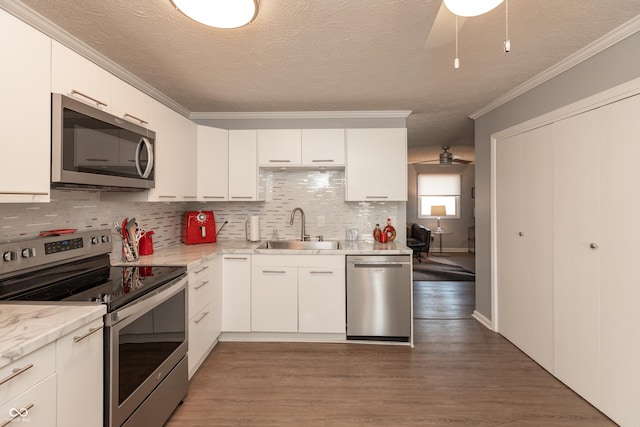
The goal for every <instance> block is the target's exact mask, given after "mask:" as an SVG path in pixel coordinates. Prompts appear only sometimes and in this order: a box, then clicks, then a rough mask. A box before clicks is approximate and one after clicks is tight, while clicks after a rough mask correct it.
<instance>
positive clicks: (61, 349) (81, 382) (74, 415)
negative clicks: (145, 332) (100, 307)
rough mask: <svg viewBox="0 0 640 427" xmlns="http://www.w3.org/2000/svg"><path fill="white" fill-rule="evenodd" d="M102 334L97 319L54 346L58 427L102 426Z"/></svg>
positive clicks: (100, 321)
mask: <svg viewBox="0 0 640 427" xmlns="http://www.w3.org/2000/svg"><path fill="white" fill-rule="evenodd" d="M103 332H104V329H103V322H102V318H100V319H97V320H94V321H93V322H92V323H89V324H88V325H85V326H83V327H81V328H78V329H77V330H75V331H73V332H72V333H70V334H67V335H65V336H64V337H62V338H60V339H59V340H58V341H57V342H56V374H57V378H58V379H57V400H58V412H57V417H56V418H57V425H58V426H65V427H68V426H69V427H73V426H78V427H84V426H100V425H102V423H103V387H102V384H103V356H104V350H103V349H104V340H103ZM49 425H51V424H49Z"/></svg>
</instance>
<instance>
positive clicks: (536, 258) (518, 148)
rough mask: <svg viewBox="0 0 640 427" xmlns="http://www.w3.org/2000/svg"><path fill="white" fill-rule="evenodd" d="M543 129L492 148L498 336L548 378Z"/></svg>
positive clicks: (548, 221) (548, 195)
mask: <svg viewBox="0 0 640 427" xmlns="http://www.w3.org/2000/svg"><path fill="white" fill-rule="evenodd" d="M551 147H552V146H551V129H550V127H549V126H544V127H541V128H538V129H534V130H532V131H529V132H525V133H522V134H519V135H515V136H513V137H510V138H506V139H503V140H500V141H498V142H497V143H496V156H497V164H496V165H497V166H496V167H497V169H496V203H497V209H496V215H497V255H498V258H497V259H498V277H497V279H498V331H499V332H500V333H501V334H502V335H503V336H504V337H506V338H507V339H508V340H510V341H511V342H512V343H514V344H515V345H516V346H518V347H519V348H520V349H522V351H524V352H525V353H527V354H528V355H529V356H531V357H532V358H533V359H534V360H535V361H536V362H538V363H539V364H540V365H542V366H543V367H544V368H545V369H547V370H549V371H551V372H553V287H552V284H553V278H552V251H551V240H552V236H553V224H552V211H551V206H552V202H553V198H552V174H551V171H552V166H553V163H552V152H551Z"/></svg>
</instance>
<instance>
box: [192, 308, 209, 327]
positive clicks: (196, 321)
mask: <svg viewBox="0 0 640 427" xmlns="http://www.w3.org/2000/svg"><path fill="white" fill-rule="evenodd" d="M207 314H209V312H208V311H205V312H204V313H202V316H200V318H199V319H198V320H194V321H193V323H195V324H196V325H197V324H198V323H200V322H202V319H204V318H205V317H207Z"/></svg>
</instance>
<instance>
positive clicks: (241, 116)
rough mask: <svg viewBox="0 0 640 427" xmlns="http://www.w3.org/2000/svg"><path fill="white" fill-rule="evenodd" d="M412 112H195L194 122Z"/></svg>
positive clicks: (364, 116) (400, 115) (381, 115)
mask: <svg viewBox="0 0 640 427" xmlns="http://www.w3.org/2000/svg"><path fill="white" fill-rule="evenodd" d="M410 114H411V110H389V111H262V112H261V111H257V112H219V113H216V112H194V113H191V115H190V116H189V118H190V119H192V120H256V119H383V118H384V119H395V118H401V119H406V118H407V117H409V115H410Z"/></svg>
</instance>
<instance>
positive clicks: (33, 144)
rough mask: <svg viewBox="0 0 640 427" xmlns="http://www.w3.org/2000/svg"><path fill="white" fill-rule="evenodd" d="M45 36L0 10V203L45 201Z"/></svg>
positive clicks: (48, 45)
mask: <svg viewBox="0 0 640 427" xmlns="http://www.w3.org/2000/svg"><path fill="white" fill-rule="evenodd" d="M50 52H51V39H50V38H49V37H47V36H45V35H44V34H42V33H40V32H39V31H36V30H34V29H33V28H31V27H30V26H28V25H27V24H25V23H23V22H22V21H20V20H18V19H16V18H14V17H13V16H11V15H9V14H8V13H6V12H4V11H2V10H0V58H2V63H3V64H4V66H3V67H2V79H0V91H1V93H2V97H1V98H0V129H2V140H1V141H2V142H0V144H1V145H2V150H1V151H2V155H0V203H11V202H17V203H24V202H48V201H49V188H50V185H51V184H50V183H51V129H50V123H51V95H50V71H49V70H50V68H49V66H50V61H51V54H50Z"/></svg>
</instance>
